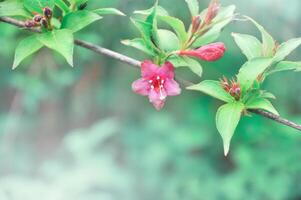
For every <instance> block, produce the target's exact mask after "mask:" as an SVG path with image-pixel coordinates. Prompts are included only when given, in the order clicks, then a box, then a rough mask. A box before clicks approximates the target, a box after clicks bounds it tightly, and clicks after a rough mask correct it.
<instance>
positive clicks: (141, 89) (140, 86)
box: [132, 78, 150, 96]
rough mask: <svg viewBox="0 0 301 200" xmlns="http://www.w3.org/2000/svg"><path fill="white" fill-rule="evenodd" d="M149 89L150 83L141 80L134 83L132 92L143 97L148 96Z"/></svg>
mask: <svg viewBox="0 0 301 200" xmlns="http://www.w3.org/2000/svg"><path fill="white" fill-rule="evenodd" d="M149 89H150V87H149V83H148V81H147V80H146V79H143V78H141V79H138V80H136V81H134V82H133V83H132V90H133V91H134V92H135V93H137V94H140V95H142V96H147V95H148V93H149Z"/></svg>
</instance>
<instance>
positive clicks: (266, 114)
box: [0, 17, 301, 131]
mask: <svg viewBox="0 0 301 200" xmlns="http://www.w3.org/2000/svg"><path fill="white" fill-rule="evenodd" d="M0 21H2V22H5V23H9V24H12V25H14V26H17V27H20V28H25V29H27V30H30V31H33V32H40V30H39V29H36V28H26V27H25V25H24V23H23V22H22V21H18V20H16V19H13V18H10V17H0ZM74 43H75V44H76V45H78V46H81V47H83V48H86V49H89V50H91V51H94V52H95V53H97V54H100V55H105V56H108V57H111V58H113V59H116V60H119V61H120V62H123V63H127V64H128V65H130V66H133V67H136V68H140V65H141V62H140V61H138V60H135V59H133V58H130V57H128V56H125V55H123V54H120V53H117V52H114V51H112V50H109V49H106V48H103V47H100V46H98V45H95V44H92V43H89V42H85V41H82V40H75V41H74ZM177 80H178V81H180V82H181V83H183V85H185V86H189V85H191V84H192V83H190V82H189V81H186V80H183V79H180V78H178V79H177ZM249 111H250V112H252V113H255V114H258V115H260V116H263V117H265V118H268V119H271V120H273V121H275V122H278V123H280V124H283V125H285V126H288V127H291V128H294V129H296V130H299V131H301V125H299V124H296V123H294V122H292V121H290V120H288V119H285V118H282V117H280V116H277V115H274V114H272V113H270V112H266V111H263V110H259V109H250V110H249Z"/></svg>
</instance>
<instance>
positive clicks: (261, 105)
mask: <svg viewBox="0 0 301 200" xmlns="http://www.w3.org/2000/svg"><path fill="white" fill-rule="evenodd" d="M246 108H247V109H262V110H266V111H268V112H271V113H273V114H275V115H279V113H278V111H277V110H276V109H275V108H274V106H273V104H272V103H271V102H270V101H269V100H267V99H265V98H255V99H251V100H250V101H248V102H247V103H246Z"/></svg>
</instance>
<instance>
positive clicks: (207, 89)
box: [187, 80, 234, 102]
mask: <svg viewBox="0 0 301 200" xmlns="http://www.w3.org/2000/svg"><path fill="white" fill-rule="evenodd" d="M187 89H188V90H197V91H200V92H203V93H205V94H207V95H209V96H212V97H214V98H217V99H219V100H222V101H225V102H233V101H234V98H233V97H232V96H231V95H230V94H229V93H228V92H226V91H225V90H224V89H223V88H222V87H221V85H220V82H218V81H212V80H206V81H203V82H201V83H199V84H196V85H193V86H190V87H187Z"/></svg>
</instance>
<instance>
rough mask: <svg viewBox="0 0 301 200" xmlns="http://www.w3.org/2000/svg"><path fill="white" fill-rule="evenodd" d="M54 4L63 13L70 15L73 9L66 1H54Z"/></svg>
mask: <svg viewBox="0 0 301 200" xmlns="http://www.w3.org/2000/svg"><path fill="white" fill-rule="evenodd" d="M54 2H55V5H56V6H57V7H59V8H60V9H61V10H62V11H63V13H69V12H70V11H71V9H70V8H69V7H68V6H67V4H66V3H65V2H64V0H54Z"/></svg>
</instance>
